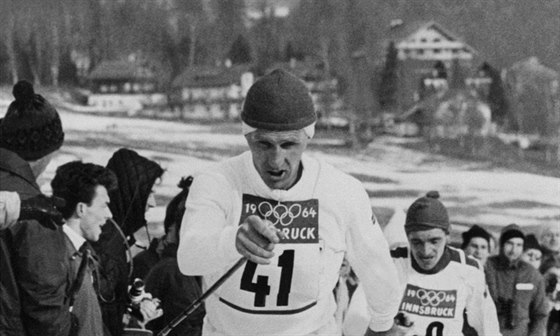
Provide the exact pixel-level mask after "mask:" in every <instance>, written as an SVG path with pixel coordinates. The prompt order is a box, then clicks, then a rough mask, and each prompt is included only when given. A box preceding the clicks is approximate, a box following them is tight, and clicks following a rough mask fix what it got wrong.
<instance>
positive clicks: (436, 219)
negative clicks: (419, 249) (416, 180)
mask: <svg viewBox="0 0 560 336" xmlns="http://www.w3.org/2000/svg"><path fill="white" fill-rule="evenodd" d="M438 198H439V193H438V192H437V191H430V192H428V193H427V194H426V196H424V197H420V198H419V199H417V200H416V201H414V203H412V205H411V206H410V207H409V208H408V211H407V212H406V222H405V224H404V230H405V231H406V233H407V234H408V233H410V232H414V231H424V230H430V229H442V230H444V231H445V232H449V216H448V214H447V210H446V209H445V206H443V204H442V203H441V202H440V201H439V200H438Z"/></svg>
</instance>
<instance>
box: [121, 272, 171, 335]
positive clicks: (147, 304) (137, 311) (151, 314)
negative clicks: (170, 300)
mask: <svg viewBox="0 0 560 336" xmlns="http://www.w3.org/2000/svg"><path fill="white" fill-rule="evenodd" d="M128 296H129V298H130V306H129V308H128V312H129V314H130V315H131V316H132V317H134V318H136V320H137V321H138V323H140V324H141V325H142V326H144V325H145V324H146V323H148V322H150V321H152V320H155V319H157V318H158V317H160V316H162V315H163V310H162V309H161V308H160V303H161V301H160V300H159V299H158V298H153V297H152V294H150V293H146V291H145V289H144V281H142V280H141V279H134V281H133V282H132V285H131V286H129V289H128Z"/></svg>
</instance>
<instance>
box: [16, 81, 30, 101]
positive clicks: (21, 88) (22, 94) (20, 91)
mask: <svg viewBox="0 0 560 336" xmlns="http://www.w3.org/2000/svg"><path fill="white" fill-rule="evenodd" d="M12 94H13V95H14V97H15V98H16V101H30V100H32V99H33V98H34V97H35V91H34V90H33V85H32V84H31V83H29V82H28V81H25V80H21V81H19V82H17V83H16V85H14V89H13V90H12Z"/></svg>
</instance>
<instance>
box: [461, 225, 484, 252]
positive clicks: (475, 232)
mask: <svg viewBox="0 0 560 336" xmlns="http://www.w3.org/2000/svg"><path fill="white" fill-rule="evenodd" d="M462 237H463V244H462V245H461V248H462V249H464V248H465V247H467V245H469V243H470V241H471V239H473V238H475V237H480V238H483V239H485V240H486V241H487V242H488V244H489V245H490V233H489V232H488V231H486V230H484V229H483V228H481V227H480V226H478V225H476V224H475V225H473V226H472V227H471V228H470V229H469V230H468V231H465V232H463V233H462Z"/></svg>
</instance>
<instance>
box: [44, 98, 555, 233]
mask: <svg viewBox="0 0 560 336" xmlns="http://www.w3.org/2000/svg"><path fill="white" fill-rule="evenodd" d="M59 112H61V118H62V122H63V127H64V130H65V132H66V140H65V144H64V145H63V147H62V149H61V151H60V153H59V154H58V155H57V156H56V157H55V159H54V160H53V162H52V163H51V164H50V165H49V167H48V169H47V171H46V173H45V174H44V175H43V176H42V177H41V180H40V182H42V183H44V184H43V189H44V191H46V192H49V186H48V183H47V182H48V181H50V179H52V177H53V175H54V171H55V169H56V167H57V166H59V165H60V164H62V163H64V162H67V161H70V160H75V159H81V160H83V161H87V162H94V163H98V164H102V165H105V164H106V163H107V161H108V159H109V158H110V157H111V155H112V153H113V152H114V151H115V150H117V149H118V148H120V147H129V148H131V149H135V150H137V151H138V152H139V153H140V154H141V155H144V156H146V157H148V158H151V159H153V160H155V161H157V162H159V163H160V164H161V166H162V167H164V168H165V169H166V173H165V174H164V177H163V180H162V182H161V184H160V185H158V186H157V188H156V194H158V198H159V200H160V203H161V205H160V206H159V207H157V208H155V209H153V210H151V211H150V212H149V213H148V215H147V217H148V220H149V222H150V223H151V224H150V232H151V233H152V234H153V235H156V236H157V235H160V234H162V233H163V229H162V226H161V224H160V223H161V222H162V220H163V215H164V210H165V203H166V202H167V201H168V200H169V199H170V198H171V197H173V196H174V195H175V194H176V193H177V192H178V188H177V187H176V184H177V182H178V181H179V179H180V177H181V176H186V175H189V174H194V173H195V172H196V171H199V170H202V169H204V168H205V167H206V166H207V165H208V164H210V163H211V162H214V161H216V160H220V159H223V158H226V157H229V156H232V155H235V154H238V153H240V152H242V151H243V150H245V149H246V143H245V140H244V138H243V137H242V136H241V134H240V127H238V126H237V125H234V126H227V125H226V126H225V127H224V126H223V125H221V126H220V127H218V126H215V125H189V124H183V123H178V122H171V121H157V120H148V119H126V118H114V117H106V116H92V115H88V114H79V113H70V112H67V111H63V110H61V109H59ZM314 141H316V143H317V145H315V146H312V148H311V149H310V150H309V154H310V155H314V156H317V157H321V158H323V159H324V160H326V161H328V162H330V163H331V164H333V165H334V166H336V167H338V168H340V169H342V170H343V171H346V172H348V173H351V174H353V175H354V176H356V177H357V178H359V179H360V180H361V181H362V182H363V184H364V186H365V187H366V189H367V190H368V193H369V194H370V196H371V203H372V206H374V207H383V208H390V209H395V211H396V215H395V216H394V217H393V219H394V220H393V221H392V224H390V225H389V228H388V229H387V230H388V232H387V233H388V234H389V236H391V237H390V240H395V239H401V238H402V224H403V220H404V212H403V211H404V209H406V208H407V207H408V206H409V205H410V204H411V203H412V202H413V201H414V200H415V199H416V198H417V197H418V196H420V195H422V194H424V193H425V192H427V191H429V190H439V192H440V194H441V195H442V201H443V202H444V204H445V205H446V206H447V207H448V209H449V212H450V216H451V220H452V222H453V223H455V226H454V229H455V230H456V231H463V230H465V229H466V228H467V226H465V225H468V224H482V225H484V226H486V227H489V228H491V229H493V230H494V231H496V230H497V229H499V227H501V226H505V225H507V224H509V223H513V222H515V223H518V224H519V225H521V226H524V227H527V228H528V230H529V231H534V230H535V228H536V226H537V225H539V224H544V223H548V222H555V223H560V179H559V178H553V177H546V176H539V175H534V174H528V173H520V172H515V171H510V170H506V169H494V168H488V165H487V164H485V163H472V162H467V161H460V160H456V159H449V158H445V157H442V156H437V155H432V154H426V153H422V152H418V151H413V150H407V149H403V148H402V147H399V146H398V143H399V141H402V140H401V139H398V138H393V137H380V138H378V139H376V141H375V142H374V143H372V144H371V145H370V146H369V147H368V148H367V149H365V150H361V151H358V152H353V151H350V150H348V151H341V150H338V151H336V150H334V151H333V150H322V148H328V146H333V145H336V142H337V140H336V139H335V140H333V139H325V140H323V139H317V140H314ZM334 153H336V154H334ZM559 225H560V224H559ZM140 239H142V237H140Z"/></svg>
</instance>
